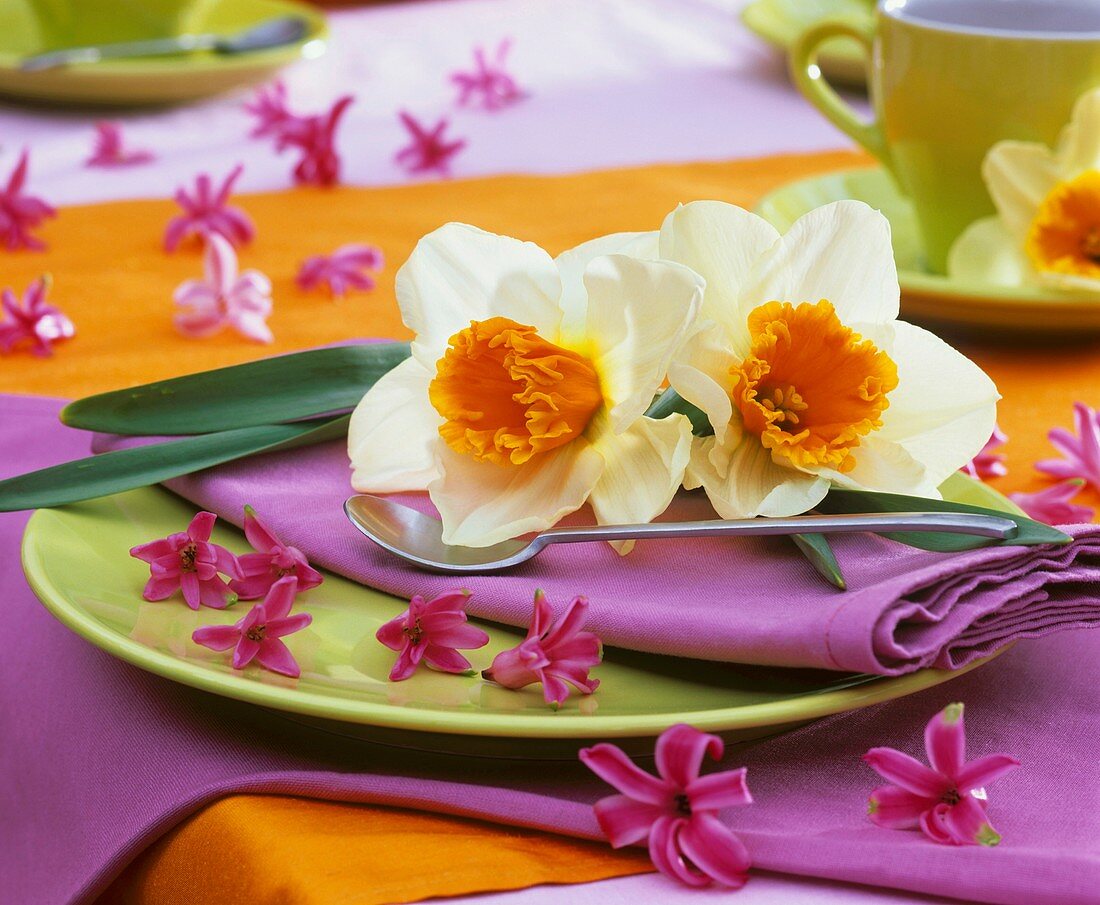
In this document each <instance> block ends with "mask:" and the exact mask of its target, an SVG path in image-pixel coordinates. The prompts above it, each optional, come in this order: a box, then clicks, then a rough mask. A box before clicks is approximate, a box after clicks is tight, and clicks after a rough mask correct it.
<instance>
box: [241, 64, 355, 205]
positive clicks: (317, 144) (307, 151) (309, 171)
mask: <svg viewBox="0 0 1100 905" xmlns="http://www.w3.org/2000/svg"><path fill="white" fill-rule="evenodd" d="M354 100H355V97H354V96H353V95H350V94H346V95H344V96H343V97H340V98H337V99H336V101H334V102H333V104H332V106H331V107H330V108H329V109H328V110H327V111H326V112H325V113H317V114H312V115H308V116H302V115H299V114H295V113H292V112H291V111H290V108H289V107H288V105H287V96H286V86H285V85H284V84H283V83H282V82H275V83H274V84H273V85H271V86H270V87H269V88H265V89H261V90H260V91H258V92H257V93H256V97H255V98H254V99H253V101H252V103H250V104H246V105H245V110H247V111H248V112H249V113H250V114H252V116H253V117H255V119H256V126H255V128H254V129H253V130H252V132H251V133H250V136H251V137H252V138H274V139H275V150H276V151H277V152H278V153H282V152H283V151H285V150H286V149H287V148H297V149H298V151H299V152H300V153H301V157H300V159H299V160H298V163H297V164H296V165H295V167H294V181H295V182H296V183H298V184H299V185H333V184H335V183H336V182H338V181H339V179H340V155H339V153H337V150H336V130H337V127H338V126H339V125H340V120H341V119H342V118H343V116H344V113H345V112H346V111H347V109H348V107H349V106H351V104H352V103H353V102H354Z"/></svg>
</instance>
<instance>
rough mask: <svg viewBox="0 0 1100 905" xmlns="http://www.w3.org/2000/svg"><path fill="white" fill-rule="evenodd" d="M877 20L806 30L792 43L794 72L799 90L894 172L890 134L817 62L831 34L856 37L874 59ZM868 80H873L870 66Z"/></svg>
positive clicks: (792, 76) (832, 36) (839, 23)
mask: <svg viewBox="0 0 1100 905" xmlns="http://www.w3.org/2000/svg"><path fill="white" fill-rule="evenodd" d="M874 34H875V25H874V22H871V21H868V22H866V23H860V22H854V21H844V20H841V19H837V20H834V21H831V22H822V23H820V24H819V25H816V26H814V27H813V28H810V29H808V30H807V31H805V32H803V33H802V35H800V36H799V37H798V38H797V39H796V40H795V42H794V44H792V45H791V50H790V72H791V79H792V80H793V81H794V83H795V85H796V86H797V87H798V90H799V91H801V92H802V94H803V95H804V96H805V97H806V99H807V100H808V101H809V102H810V103H811V104H813V105H814V106H815V107H817V109H818V110H820V111H821V113H822V114H823V115H824V116H825V118H826V119H827V120H829V122H831V123H832V124H833V125H834V126H836V127H837V128H838V129H840V130H841V131H842V132H844V133H846V134H847V135H849V136H850V137H851V138H852V139H853V140H855V141H856V142H857V143H859V144H860V145H862V146H863V147H864V148H865V149H866V150H867V151H869V152H870V153H871V154H873V155H874V156H875V157H877V158H878V159H879V160H880V161H881V162H882V164H883V166H885V167H886V168H887V169H888V170H890V171H891V172H893V169H894V165H893V161H892V160H891V156H890V148H889V146H888V145H887V144H886V136H885V135H884V134H883V131H882V127H881V125H879V123H878V121H877V120H872V121H871V122H866V121H865V120H863V119H861V118H860V117H859V116H858V115H857V114H856V112H855V111H854V110H853V109H852V108H851V107H849V106H848V104H846V103H845V102H844V101H843V100H841V98H840V96H839V95H838V94H837V93H836V91H834V90H833V86H832V85H830V84H829V83H828V82H827V81H826V80H825V77H824V76H823V75H822V74H821V70H820V68H818V65H817V54H818V50H819V49H820V47H821V45H822V44H823V43H824V42H825V41H828V40H829V39H830V38H837V37H847V38H855V39H856V40H857V41H859V43H860V44H862V45H863V47H864V49H865V50H866V51H867V60H868V64H869V63H870V61H871V53H872V50H871V48H872V44H873V42H874ZM867 81H868V84H870V66H868V80H867Z"/></svg>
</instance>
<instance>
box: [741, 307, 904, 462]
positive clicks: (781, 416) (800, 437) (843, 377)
mask: <svg viewBox="0 0 1100 905" xmlns="http://www.w3.org/2000/svg"><path fill="white" fill-rule="evenodd" d="M749 333H750V335H751V337H752V347H751V351H750V352H749V354H748V355H747V356H746V357H745V359H744V361H742V362H741V363H740V364H738V365H734V366H733V367H732V368H730V374H732V375H733V379H734V382H733V390H732V391H731V395H732V397H733V404H734V406H735V407H736V408H738V409H739V410H740V412H741V417H742V418H743V419H744V423H745V427H746V429H748V430H749V431H751V432H752V433H754V434H756V435H757V436H759V437H760V442H761V443H762V444H763V445H764V447H765V448H766V449H769V450H771V453H772V458H773V459H774V460H775V461H776V462H780V463H788V464H790V465H793V466H795V467H796V468H803V469H814V468H819V467H827V468H833V469H836V470H837V471H841V472H847V471H851V470H852V469H853V468H854V467H855V464H856V460H855V457H854V456H853V455H852V450H853V449H855V448H856V447H857V446H859V443H860V438H861V437H863V436H865V435H866V434H869V433H870V432H871V431H873V430H877V429H878V428H880V427H882V419H881V416H882V413H883V411H885V410H886V407H887V406H888V405H889V404H890V403H889V401H888V400H887V398H886V394H887V393H889V392H890V391H891V390H892V389H894V387H896V386H897V385H898V369H897V367H896V366H895V364H894V362H893V361H892V360H891V358H890V356H889V355H887V354H886V353H885V352H882V351H880V350H879V349H878V348H877V347H876V346H875V344H874V343H873V342H871V341H870V340H866V339H863V338H862V337H861V336H860V335H859V334H858V333H856V332H854V331H852V330H850V329H849V328H848V327H845V326H844V324H842V323H841V322H840V319H839V318H838V317H837V316H836V311H835V310H834V309H833V306H832V304H830V303H829V302H828V301H826V300H824V299H822V300H821V301H820V302H818V303H817V304H811V303H809V302H803V303H802V304H800V305H792V304H790V303H789V302H768V303H767V304H766V305H761V306H760V307H759V308H755V309H753V311H752V313H751V314H749Z"/></svg>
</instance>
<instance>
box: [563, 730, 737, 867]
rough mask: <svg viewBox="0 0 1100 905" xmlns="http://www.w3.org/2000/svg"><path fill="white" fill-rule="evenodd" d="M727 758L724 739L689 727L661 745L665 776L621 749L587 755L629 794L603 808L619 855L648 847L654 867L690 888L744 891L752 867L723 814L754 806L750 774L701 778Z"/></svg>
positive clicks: (601, 815)
mask: <svg viewBox="0 0 1100 905" xmlns="http://www.w3.org/2000/svg"><path fill="white" fill-rule="evenodd" d="M723 752H724V745H723V742H722V739H720V738H719V737H718V736H717V735H708V734H707V733H704V732H700V731H699V730H698V729H696V728H694V727H693V726H687V725H685V724H683V723H680V724H677V725H675V726H672V727H670V728H668V729H666V730H665V731H664V732H662V733H661V736H660V738H658V739H657V750H656V759H657V772H658V773H659V774H660V776H653V775H652V774H650V773H646V772H645V771H644V770H641V769H639V768H638V767H637V766H635V764H634V763H633V762H632V761H631V760H630V758H629V757H627V756H626V754H625V753H624V752H623V751H622V749H621V748H619V747H618V746H616V745H609V744H606V743H604V744H599V745H595V746H594V747H592V748H585V749H583V750H582V751H581V752H580V758H581V761H582V762H583V763H584V764H585V766H587V767H588V769H590V770H591V771H592V772H593V773H595V774H596V775H597V776H599V777H600V779H602V780H603V781H604V782H606V783H609V784H610V785H612V786H614V787H615V788H616V789H618V790H619V792H620V793H622V794H620V795H611V796H609V797H608V798H602V799H600V800H599V801H597V802H596V805H595V811H596V820H597V821H598V822H599V824H600V829H602V830H603V832H604V835H606V836H607V838H608V840H609V841H610V842H611V846H612V848H621V847H623V846H625V845H634V844H636V843H639V842H643V841H646V842H648V845H649V857H650V858H651V859H652V861H653V864H654V866H656V868H657V869H658V870H659V871H660V872H661V873H663V874H665V875H666V876H668V877H671V878H672V879H674V880H678V881H679V882H681V883H684V884H686V885H687V886H706V885H708V884H709V883H710V882H711V881H717V882H719V883H721V884H723V885H725V886H729V887H732V888H737V887H740V886H742V885H744V883H745V881H746V880H747V879H748V870H749V867H750V866H751V863H752V861H751V859H750V858H749V853H748V850H747V849H746V848H745V846H744V843H742V842H741V840H740V839H738V838H737V836H736V835H735V834H734V833H733V831H732V830H731V829H730V828H729V827H728V826H726V824H725V823H723V822H722V821H721V820H720V819H719V817H718V812H719V811H721V810H722V809H723V808H731V807H741V806H743V805H747V804H752V796H751V795H750V794H749V789H748V785H747V784H746V782H745V773H746V771H745V768H744V767H741V768H740V769H737V770H726V771H724V772H721V773H711V774H708V775H707V776H700V775H699V770H700V768H701V767H702V764H703V758H704V757H705V756H707V755H710V757H711V758H712V759H713V760H721V759H722V754H723Z"/></svg>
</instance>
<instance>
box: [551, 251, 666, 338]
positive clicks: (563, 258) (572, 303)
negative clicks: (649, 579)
mask: <svg viewBox="0 0 1100 905" xmlns="http://www.w3.org/2000/svg"><path fill="white" fill-rule="evenodd" d="M603 255H626V256H627V257H630V258H641V259H642V260H645V261H652V260H655V259H657V258H658V257H659V254H658V249H657V231H656V230H652V231H650V232H645V233H612V234H611V235H609V236H601V237H600V238H598V239H592V240H590V241H588V242H584V243H582V244H580V245H578V246H577V247H576V248H571V249H569V251H563V252H562V253H561V254H560V255H558V256H557V257H556V258H555V259H554V263H555V264H557V266H558V273H559V275H560V276H561V309H562V312H563V316H562V326H561V335H562V337H563V339H565V340H566V341H567V342H570V341H573V342H575V341H577V340H578V339H579V337H580V336H581V335H582V334H583V332H584V324H585V318H586V315H587V311H588V293H587V291H586V290H585V288H584V271H585V268H587V267H588V264H589V262H590V261H591V260H592V259H593V258H599V257H602V256H603Z"/></svg>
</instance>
